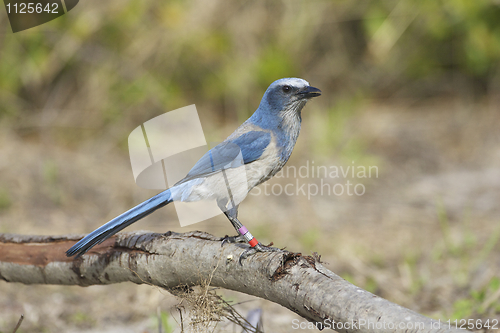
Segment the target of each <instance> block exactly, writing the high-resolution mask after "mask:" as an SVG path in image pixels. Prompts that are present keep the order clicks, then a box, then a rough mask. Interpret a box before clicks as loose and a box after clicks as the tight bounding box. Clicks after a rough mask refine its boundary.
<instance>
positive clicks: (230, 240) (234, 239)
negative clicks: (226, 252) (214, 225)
mask: <svg viewBox="0 0 500 333" xmlns="http://www.w3.org/2000/svg"><path fill="white" fill-rule="evenodd" d="M246 242H247V241H246V240H245V237H243V236H242V235H238V236H228V235H226V236H224V238H222V243H221V244H220V246H221V247H222V246H224V244H226V243H246Z"/></svg>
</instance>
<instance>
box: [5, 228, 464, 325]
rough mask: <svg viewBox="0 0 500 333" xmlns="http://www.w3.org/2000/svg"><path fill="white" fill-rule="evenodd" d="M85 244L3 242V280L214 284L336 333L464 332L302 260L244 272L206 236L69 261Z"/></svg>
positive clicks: (123, 239) (128, 242)
mask: <svg viewBox="0 0 500 333" xmlns="http://www.w3.org/2000/svg"><path fill="white" fill-rule="evenodd" d="M80 238H81V237H77V236H23V235H13V234H4V235H0V279H2V280H4V281H7V282H21V283H24V284H63V285H79V286H89V285H95V284H112V283H118V282H124V281H130V282H134V283H137V284H142V283H147V284H151V285H155V286H158V287H161V288H165V289H167V290H169V291H171V292H173V293H176V292H178V291H176V290H178V289H177V288H178V287H179V286H195V285H203V284H207V283H209V284H210V285H211V286H217V287H222V288H226V289H231V290H235V291H239V292H243V293H246V294H249V295H254V296H258V297H261V298H264V299H267V300H270V301H272V302H275V303H278V304H281V305H282V306H284V307H286V308H288V309H290V310H292V311H293V312H295V313H297V314H299V315H300V316H302V317H303V318H305V319H307V320H309V321H311V322H313V323H315V325H316V327H321V325H324V327H326V328H335V329H336V330H337V331H338V332H377V333H379V332H381V331H386V332H417V331H418V332H429V333H430V332H436V333H437V332H458V331H459V330H455V329H453V328H449V327H448V326H447V325H446V323H440V322H438V321H436V320H432V319H429V318H427V317H424V316H422V315H420V314H418V313H416V312H413V311H411V310H408V309H406V308H403V307H401V306H399V305H396V304H394V303H391V302H389V301H387V300H385V299H383V298H380V297H378V296H376V295H373V294H371V293H369V292H367V291H365V290H363V289H361V288H358V287H356V286H354V285H352V284H350V283H348V282H347V281H345V280H344V279H342V278H340V277H339V276H337V275H335V274H334V273H332V272H331V271H329V270H327V269H326V268H324V267H323V265H321V263H320V262H319V261H318V260H317V259H315V258H313V257H309V256H303V255H301V254H300V253H293V252H287V251H283V252H274V253H258V254H256V255H254V256H252V257H250V258H249V259H245V260H244V261H243V265H240V264H239V263H238V258H239V255H240V254H241V253H242V252H243V250H244V249H245V248H247V245H244V244H227V245H224V246H223V247H221V242H220V241H221V239H220V238H218V237H214V236H212V235H210V234H207V233H203V232H188V233H184V234H179V233H174V232H167V233H165V234H155V233H145V232H133V233H121V234H118V235H117V236H114V237H112V238H110V239H108V240H106V241H105V242H103V243H102V244H100V245H98V246H96V247H94V248H93V249H91V250H90V251H89V252H88V253H87V254H85V255H83V256H82V257H80V258H77V259H74V258H67V257H66V255H65V251H66V250H67V249H68V248H69V247H71V246H72V245H73V244H74V243H75V241H77V240H79V239H80ZM340 324H342V326H343V327H342V328H341V327H340V326H338V325H340ZM346 324H347V325H349V327H348V328H346V327H345V325H346ZM333 325H336V326H333ZM423 327H425V328H424V329H422V328H423ZM460 331H461V332H463V331H462V330H460Z"/></svg>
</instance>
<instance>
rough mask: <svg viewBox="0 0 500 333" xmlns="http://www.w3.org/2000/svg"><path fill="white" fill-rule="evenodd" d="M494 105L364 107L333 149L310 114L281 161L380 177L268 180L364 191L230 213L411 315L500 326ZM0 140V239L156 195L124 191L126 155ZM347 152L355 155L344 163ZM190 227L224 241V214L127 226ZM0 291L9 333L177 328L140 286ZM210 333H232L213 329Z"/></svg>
mask: <svg viewBox="0 0 500 333" xmlns="http://www.w3.org/2000/svg"><path fill="white" fill-rule="evenodd" d="M498 102H499V101H498V100H494V99H493V98H492V99H491V100H487V101H484V102H481V103H467V102H464V101H456V100H450V101H442V100H440V101H436V100H431V101H425V102H422V101H410V100H402V101H399V102H394V101H392V102H391V103H390V104H385V103H383V102H369V103H366V104H365V105H364V106H363V107H361V108H360V109H359V110H358V111H357V112H356V113H355V114H354V115H353V116H352V117H350V118H348V119H347V120H345V122H344V123H343V127H342V131H341V135H340V136H339V135H337V136H336V138H337V139H336V140H337V141H336V143H335V144H332V143H331V142H329V141H328V140H329V139H328V138H329V136H328V131H330V128H329V127H328V124H325V123H326V122H325V115H324V114H322V113H321V112H320V111H314V110H313V111H309V112H310V113H308V114H304V116H303V121H304V125H303V130H302V133H301V137H300V138H299V142H298V144H297V147H296V150H295V151H294V154H293V156H292V159H291V160H290V162H289V164H288V165H290V166H295V167H296V168H299V167H300V166H304V165H307V163H309V165H312V162H313V161H314V163H315V165H317V166H318V165H323V166H328V167H330V166H338V167H340V166H342V167H344V168H346V167H348V166H356V167H358V166H375V167H377V170H378V177H375V175H374V174H373V175H372V177H371V178H362V177H358V175H357V174H356V175H355V176H354V177H352V174H351V176H349V177H347V178H344V177H340V178H334V177H330V176H329V177H325V178H324V179H321V178H318V177H312V176H309V177H302V178H301V177H297V178H293V177H292V178H286V177H283V178H278V179H273V180H271V182H270V185H269V186H270V187H268V190H269V191H270V190H272V189H273V187H272V186H273V185H276V186H275V187H274V189H278V188H279V186H282V187H283V186H285V185H286V184H290V183H291V184H294V185H293V186H295V185H296V184H298V186H300V185H301V184H305V186H306V188H309V186H311V190H314V186H313V185H310V184H316V185H318V186H320V185H322V184H325V183H326V184H328V185H329V186H330V188H332V187H333V186H334V185H335V184H337V183H338V184H345V183H346V181H351V182H352V184H362V185H363V188H364V194H363V195H355V194H354V195H347V194H346V193H344V194H343V195H334V194H330V195H328V194H327V193H323V195H321V194H316V195H312V194H311V193H310V194H311V195H310V196H309V197H308V196H307V195H303V194H302V193H299V194H298V195H290V196H287V195H273V194H270V195H265V193H262V194H261V195H250V196H249V197H248V198H247V199H246V201H245V202H244V203H243V204H242V206H241V208H240V215H239V216H240V218H241V220H242V221H244V223H245V224H246V225H247V227H248V228H249V229H250V230H251V231H252V232H253V234H254V235H256V236H257V238H259V240H261V241H262V242H263V243H265V242H270V241H273V242H274V243H275V245H276V246H278V247H284V246H286V247H287V248H288V249H290V250H292V251H295V252H303V253H306V254H310V253H311V252H313V251H315V252H319V253H320V254H321V255H322V256H323V257H322V258H323V260H324V261H325V262H327V263H328V264H327V267H328V268H329V269H331V270H332V271H334V272H335V273H337V274H339V275H341V276H343V277H344V278H346V279H347V280H349V281H351V282H353V283H354V284H356V285H358V286H360V287H362V288H365V289H367V290H369V291H371V292H374V293H376V294H377V295H380V296H382V297H384V298H387V299H389V300H391V301H393V302H396V303H398V304H401V305H403V306H406V307H409V308H411V309H413V310H415V311H418V312H421V313H423V314H426V315H428V316H432V317H435V318H441V319H444V320H448V319H457V318H459V319H460V318H461V317H460V316H461V315H464V316H467V317H466V318H465V319H467V318H473V319H487V318H491V319H493V318H496V319H500V306H499V298H500V295H499V293H498V292H497V293H496V296H494V295H495V293H494V291H495V290H496V289H495V286H494V281H495V280H494V279H495V277H499V276H500V254H499V252H500V243H499V241H498V239H499V235H500V205H499V202H500V114H499V113H498V107H496V108H495V105H496V106H498ZM205 128H209V126H208V127H205ZM0 132H1V133H0V156H1V159H0V207H2V208H1V210H0V220H1V223H0V232H3V233H21V234H46V235H49V234H75V233H76V234H83V233H86V232H89V231H91V230H93V229H94V228H96V227H98V226H99V225H101V224H102V223H104V222H106V221H107V220H108V219H110V218H112V217H114V216H116V215H117V214H119V213H121V212H123V211H124V210H126V209H128V208H130V207H131V206H132V205H134V204H137V203H139V202H141V201H142V200H144V199H147V198H148V197H150V196H152V195H153V194H155V193H156V192H155V191H149V190H143V189H140V188H138V187H137V186H136V185H135V184H134V182H133V177H132V175H131V170H130V163H129V160H128V156H127V154H126V152H125V151H123V150H120V149H119V148H117V147H116V146H113V145H106V144H103V143H102V142H94V141H92V139H89V140H87V141H85V142H82V143H81V144H79V145H78V146H77V147H76V148H75V147H74V146H72V147H67V146H64V145H62V144H60V141H59V140H57V139H54V138H55V135H54V134H53V132H52V129H50V128H47V129H44V130H42V131H41V132H42V134H43V135H41V136H40V137H37V138H36V139H34V138H32V137H30V136H26V135H24V136H22V135H19V134H18V133H19V130H18V129H16V130H13V129H11V128H9V127H5V126H4V128H2V130H1V131H0ZM339 138H340V139H339ZM221 139H222V138H221ZM352 145H357V146H359V148H358V150H359V151H361V152H362V154H360V155H359V156H355V155H352V154H351V155H345V154H343V153H342V150H343V149H344V148H345V147H349V146H352ZM352 150H353V149H351V150H350V151H352ZM356 170H359V169H356ZM322 180H323V183H321V181H322ZM297 181H298V182H299V183H297ZM325 186H326V185H325ZM294 188H295V187H294ZM324 188H326V187H324ZM337 189H340V187H337ZM359 189H361V187H359V186H358V190H359ZM262 207H265V209H262ZM192 229H198V230H203V231H208V232H210V233H213V234H216V235H224V234H233V230H232V227H231V225H230V224H229V223H228V222H227V220H226V219H225V217H223V216H218V217H215V218H212V219H210V220H208V221H205V222H202V223H198V224H196V225H193V226H189V227H186V228H181V227H180V226H179V224H178V221H177V217H176V214H175V210H174V208H173V207H170V206H168V207H166V208H163V209H161V210H160V211H158V212H156V213H155V214H153V215H152V216H149V217H148V218H146V219H144V220H143V221H141V222H140V223H137V224H135V225H133V226H132V227H130V230H151V231H156V232H165V231H167V230H173V231H188V230H192ZM220 293H221V294H223V295H224V297H225V298H226V299H228V300H232V301H233V302H234V303H238V302H244V301H249V302H245V303H243V304H240V305H236V309H237V310H239V311H240V312H241V313H242V314H243V315H245V314H246V313H247V312H248V311H249V310H250V309H253V308H257V307H261V308H262V309H263V312H264V315H263V316H264V317H263V321H264V328H265V332H291V331H294V332H295V331H296V332H309V331H310V330H294V329H293V327H292V321H293V320H294V319H298V320H300V321H302V319H300V317H297V316H296V315H295V314H293V313H291V312H290V311H288V310H286V309H284V308H282V307H281V306H279V305H275V304H272V303H270V302H267V301H264V300H261V299H257V298H255V297H251V296H247V295H244V294H239V293H235V292H228V291H220ZM481 293H483V294H486V295H483V298H481V297H480V296H477V295H478V294H481ZM0 295H1V296H0V331H2V332H8V331H10V330H12V328H13V327H14V326H15V323H16V322H17V319H18V318H19V316H20V314H24V315H25V317H26V318H25V320H24V322H23V324H22V326H21V329H20V330H19V332H56V331H59V332H75V333H76V332H158V328H157V311H158V309H160V310H161V311H162V312H164V313H167V314H169V316H170V319H169V321H170V324H171V326H172V327H173V328H174V327H176V328H175V329H176V332H178V331H179V328H178V326H177V324H176V322H175V320H174V318H177V320H178V314H177V310H175V305H176V304H178V302H179V301H178V300H177V299H176V298H175V297H173V296H171V295H169V294H168V293H167V292H165V291H162V290H159V289H158V288H154V287H150V286H144V285H141V286H137V285H134V284H131V283H123V284H118V285H112V286H94V287H87V288H80V287H68V286H25V285H21V284H9V283H4V282H0ZM474 295H476V296H474ZM491 295H493V298H492V297H491ZM488 296H490V297H489V298H488ZM481 307H482V308H481ZM217 331H220V332H239V331H241V329H238V328H236V327H234V326H233V325H232V324H228V323H221V324H219V325H218V327H217Z"/></svg>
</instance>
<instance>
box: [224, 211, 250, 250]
mask: <svg viewBox="0 0 500 333" xmlns="http://www.w3.org/2000/svg"><path fill="white" fill-rule="evenodd" d="M224 214H225V215H226V217H227V218H228V220H229V222H231V224H232V225H233V228H234V229H235V230H236V232H237V233H238V235H236V236H226V237H224V239H223V240H222V244H221V246H223V245H224V244H225V243H246V242H247V240H246V239H245V237H244V236H243V235H242V234H241V233H240V232H239V229H240V228H241V227H243V224H241V222H240V221H239V220H238V218H237V216H238V211H237V209H230V210H228V211H225V212H224Z"/></svg>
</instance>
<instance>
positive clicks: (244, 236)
mask: <svg viewBox="0 0 500 333" xmlns="http://www.w3.org/2000/svg"><path fill="white" fill-rule="evenodd" d="M224 214H225V215H226V216H227V218H228V219H229V221H230V222H231V224H232V225H233V227H234V229H236V231H238V233H239V236H234V237H226V238H224V239H223V240H222V245H224V243H226V242H228V243H236V242H245V241H246V242H248V244H249V245H250V248H249V249H247V250H245V252H243V253H242V254H241V256H240V259H239V262H240V265H241V261H242V260H243V259H246V258H248V257H250V256H251V255H253V254H255V253H257V252H278V251H281V250H280V249H277V248H275V247H270V246H264V245H262V243H261V242H259V241H258V240H257V239H256V238H255V237H254V236H253V235H252V234H251V233H250V231H248V229H247V228H246V227H245V226H244V225H243V224H242V223H241V222H240V221H239V220H238V218H237V215H238V211H237V207H236V209H230V210H228V211H226V212H224ZM222 245H221V246H222Z"/></svg>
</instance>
